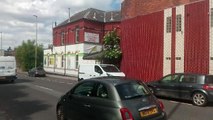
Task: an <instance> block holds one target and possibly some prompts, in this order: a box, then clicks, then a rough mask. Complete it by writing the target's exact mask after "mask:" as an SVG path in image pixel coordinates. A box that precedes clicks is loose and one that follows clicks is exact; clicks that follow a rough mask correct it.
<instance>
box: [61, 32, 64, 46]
mask: <svg viewBox="0 0 213 120" xmlns="http://www.w3.org/2000/svg"><path fill="white" fill-rule="evenodd" d="M64 41H65V33H64V32H62V33H61V45H64Z"/></svg>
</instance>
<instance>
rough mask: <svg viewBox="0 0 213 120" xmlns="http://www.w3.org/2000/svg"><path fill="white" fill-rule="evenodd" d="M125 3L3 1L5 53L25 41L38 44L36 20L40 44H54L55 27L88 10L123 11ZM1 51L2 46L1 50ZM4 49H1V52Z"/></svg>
mask: <svg viewBox="0 0 213 120" xmlns="http://www.w3.org/2000/svg"><path fill="white" fill-rule="evenodd" d="M122 1H123V0H1V1H0V33H2V34H0V37H1V39H0V40H1V42H0V45H1V43H2V49H4V50H7V49H8V48H9V47H11V48H12V49H13V48H15V47H17V46H19V45H21V44H22V42H23V41H27V40H35V38H36V17H35V16H34V15H36V16H37V24H38V34H37V35H38V39H37V42H38V44H43V45H44V48H47V46H48V44H52V26H53V24H54V23H55V22H57V24H59V23H61V22H63V21H64V20H66V19H68V16H69V8H70V14H71V15H73V14H75V13H78V12H80V11H82V10H85V9H87V8H96V9H100V10H104V11H111V10H120V6H121V2H122ZM0 47H1V46H0ZM0 49H1V48H0Z"/></svg>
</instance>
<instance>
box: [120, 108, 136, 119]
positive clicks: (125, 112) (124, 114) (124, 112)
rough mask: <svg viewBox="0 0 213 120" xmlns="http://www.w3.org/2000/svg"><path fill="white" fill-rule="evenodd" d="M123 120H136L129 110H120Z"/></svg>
mask: <svg viewBox="0 0 213 120" xmlns="http://www.w3.org/2000/svg"><path fill="white" fill-rule="evenodd" d="M120 112H121V116H122V120H134V118H133V116H132V114H131V113H130V111H129V110H128V109H127V108H121V109H120Z"/></svg>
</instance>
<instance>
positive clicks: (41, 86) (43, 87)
mask: <svg viewBox="0 0 213 120" xmlns="http://www.w3.org/2000/svg"><path fill="white" fill-rule="evenodd" d="M35 86H36V87H39V88H42V89H46V90H50V91H54V90H53V89H50V88H47V87H43V86H40V85H35Z"/></svg>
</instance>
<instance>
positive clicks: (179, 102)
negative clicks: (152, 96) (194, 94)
mask: <svg viewBox="0 0 213 120" xmlns="http://www.w3.org/2000/svg"><path fill="white" fill-rule="evenodd" d="M169 102H171V103H175V104H177V103H180V104H183V105H190V106H192V104H190V103H182V102H177V101H172V100H170V101H169Z"/></svg>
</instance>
